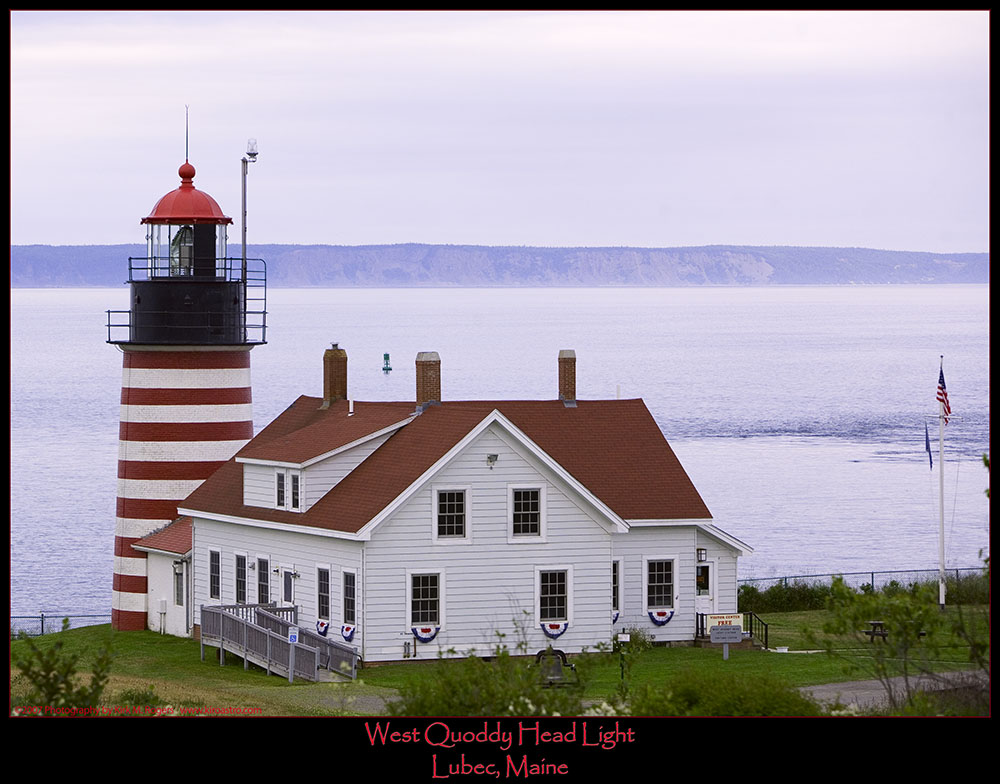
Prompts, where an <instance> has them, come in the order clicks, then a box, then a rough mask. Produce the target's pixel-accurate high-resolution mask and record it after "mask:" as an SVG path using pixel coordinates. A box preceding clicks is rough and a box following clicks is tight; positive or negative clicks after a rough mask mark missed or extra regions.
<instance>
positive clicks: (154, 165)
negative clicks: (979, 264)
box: [11, 11, 989, 252]
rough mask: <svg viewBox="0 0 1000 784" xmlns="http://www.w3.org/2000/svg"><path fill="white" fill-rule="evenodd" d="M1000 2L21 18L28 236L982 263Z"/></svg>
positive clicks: (20, 102)
mask: <svg viewBox="0 0 1000 784" xmlns="http://www.w3.org/2000/svg"><path fill="white" fill-rule="evenodd" d="M988 58H989V15H988V13H987V12H978V11H977V12H968V11H965V12H897V11H888V12H865V11H862V12H839V11H834V12H730V11H725V12H714V13H712V12H676V11H661V12H426V11H424V12H184V13H175V12H64V11H59V12H21V11H15V12H12V13H11V205H12V207H11V224H12V225H11V241H12V243H14V244H33V243H44V244H64V245H75V244H103V243H125V242H142V241H143V237H144V231H143V228H142V227H141V226H140V225H139V220H140V219H141V218H142V217H144V216H145V215H148V214H149V212H150V210H151V209H152V207H153V205H154V204H155V202H156V201H157V199H159V198H160V197H161V196H162V195H163V194H165V193H166V192H168V191H170V190H172V189H174V188H176V187H177V185H178V184H179V180H178V177H177V168H178V167H179V166H180V164H181V163H183V161H184V149H185V148H184V113H185V105H187V106H189V107H190V160H191V163H192V164H194V166H195V167H196V169H197V172H198V173H197V176H196V178H195V185H196V187H198V188H200V189H201V190H204V191H207V192H208V193H210V194H211V195H212V196H213V197H215V199H216V200H217V201H218V202H219V203H220V205H221V206H222V209H223V211H224V212H225V213H226V214H227V215H229V216H231V217H232V218H233V220H234V226H233V227H232V228H231V229H230V243H231V244H234V243H238V242H239V234H240V229H239V226H240V158H241V157H242V155H243V153H244V151H245V149H246V141H247V138H248V137H255V138H256V139H257V142H258V148H259V150H260V156H259V159H258V161H257V163H255V164H253V165H252V166H251V168H250V175H249V178H248V211H249V218H248V235H249V241H250V243H251V244H253V243H304V244H308V243H324V244H338V245H361V244H382V243H399V242H426V243H453V244H483V245H552V246H566V245H568V246H575V245H586V246H605V245H632V246H647V247H649V246H652V247H656V246H680V245H708V244H746V245H822V246H861V247H872V248H886V249H895V250H927V251H937V252H960V251H985V250H988V243H989V220H988V214H989V179H988V174H989V141H988V134H989V80H988V71H989V61H988Z"/></svg>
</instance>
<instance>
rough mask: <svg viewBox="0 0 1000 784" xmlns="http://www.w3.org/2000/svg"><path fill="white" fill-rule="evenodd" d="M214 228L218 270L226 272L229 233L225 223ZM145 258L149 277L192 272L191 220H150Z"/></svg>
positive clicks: (171, 275) (177, 275)
mask: <svg viewBox="0 0 1000 784" xmlns="http://www.w3.org/2000/svg"><path fill="white" fill-rule="evenodd" d="M214 229H215V274H216V275H217V276H219V277H225V275H226V254H227V253H228V245H227V243H228V239H229V238H228V235H227V232H226V226H225V225H224V224H223V225H218V226H215V227H214ZM146 258H147V263H148V265H149V267H148V271H149V277H151V278H155V277H181V276H185V275H191V274H192V271H193V266H192V260H193V258H194V227H193V226H192V225H190V224H182V225H174V224H148V225H147V226H146Z"/></svg>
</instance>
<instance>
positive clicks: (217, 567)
mask: <svg viewBox="0 0 1000 784" xmlns="http://www.w3.org/2000/svg"><path fill="white" fill-rule="evenodd" d="M213 555H215V556H216V561H215V563H214V564H213V563H212V556H213ZM213 567H214V571H215V578H216V582H217V585H216V589H215V593H212V576H213V575H212V572H213ZM206 571H207V574H208V598H209V599H218V600H219V601H220V602H221V601H222V551H221V550H209V551H208V569H207V570H206Z"/></svg>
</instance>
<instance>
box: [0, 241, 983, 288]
mask: <svg viewBox="0 0 1000 784" xmlns="http://www.w3.org/2000/svg"><path fill="white" fill-rule="evenodd" d="M144 254H145V246H142V245H79V246H66V245H61V246H50V245H18V246H12V247H11V253H10V261H11V263H10V285H11V287H15V288H16V287H24V288H27V287H57V286H112V287H113V286H119V285H121V283H122V281H123V280H124V278H125V276H126V271H125V270H126V260H127V259H128V257H129V256H142V255H144ZM248 256H250V257H252V258H263V259H265V260H266V261H267V273H268V284H269V285H272V286H289V287H290V286H297V287H299V286H301V287H307V286H315V287H351V286H365V287H409V286H469V287H475V286H704V285H715V286H766V285H772V284H799V285H816V284H836V285H845V284H863V283H869V284H871V283H988V282H989V254H988V253H956V254H937V253H922V252H913V251H881V250H872V249H869V248H805V247H803V248H799V247H783V246H776V247H750V246H736V245H709V246H704V247H696V248H542V247H489V246H482V245H416V244H412V245H361V246H343V245H251V246H249V248H248Z"/></svg>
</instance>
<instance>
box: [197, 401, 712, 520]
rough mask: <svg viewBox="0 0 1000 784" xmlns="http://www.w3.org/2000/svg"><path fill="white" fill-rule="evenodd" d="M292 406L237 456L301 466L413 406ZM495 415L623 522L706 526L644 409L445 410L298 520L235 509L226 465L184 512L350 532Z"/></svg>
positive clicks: (431, 414) (519, 404)
mask: <svg viewBox="0 0 1000 784" xmlns="http://www.w3.org/2000/svg"><path fill="white" fill-rule="evenodd" d="M321 403H322V400H321V399H319V398H309V397H300V398H299V399H298V400H297V401H295V403H294V404H293V405H292V406H290V407H289V408H288V409H287V410H286V411H285V412H284V413H283V414H281V415H280V416H279V417H278V418H277V419H276V420H275V421H274V422H273V423H271V425H269V426H268V427H267V428H265V429H264V430H262V431H261V432H260V433H259V434H258V435H257V437H256V438H254V439H253V440H252V441H251V442H250V443H249V444H247V446H246V447H244V449H243V450H241V451H240V452H239V453H238V455H237V457H253V458H256V459H266V460H276V461H282V462H295V463H301V462H304V461H305V460H308V459H310V458H312V457H315V456H317V455H321V454H324V453H325V452H329V451H331V450H332V449H335V448H336V447H338V446H343V445H345V444H349V443H351V442H353V441H356V440H358V439H359V438H362V437H364V435H366V434H371V433H375V432H378V431H379V430H381V429H384V428H385V427H387V426H389V425H392V424H396V423H398V422H400V421H402V420H403V419H405V418H406V416H408V415H409V414H412V412H413V409H414V404H413V403H365V402H356V403H355V414H354V416H353V417H349V416H348V415H347V404H346V402H344V401H339V402H338V403H335V404H333V405H331V406H330V408H329V409H320V408H319V406H320V404H321ZM493 410H497V411H499V412H500V413H501V414H502V415H503V416H504V417H506V418H507V419H508V420H510V422H511V423H512V424H513V425H515V426H516V427H517V428H518V429H519V430H521V431H522V432H523V433H524V434H525V435H526V436H527V437H528V438H529V439H531V441H533V442H534V443H535V444H536V445H537V446H538V447H539V448H540V449H541V450H542V451H544V452H545V453H546V454H547V455H549V457H551V458H552V459H553V460H555V461H556V462H557V463H558V464H559V465H560V466H561V467H562V468H563V469H565V470H566V471H567V472H568V473H569V474H570V475H572V476H573V478H574V479H576V480H577V481H578V482H580V484H582V485H583V486H584V487H586V488H587V489H588V490H589V491H590V492H591V493H592V494H593V495H595V496H596V497H597V498H598V499H600V500H601V501H602V502H603V503H604V504H606V505H607V506H608V507H610V508H611V509H612V510H613V511H614V512H615V513H616V514H617V515H618V516H619V517H621V518H623V519H625V520H671V519H709V518H711V513H710V512H709V511H708V508H707V507H706V506H705V503H704V501H702V499H701V496H700V495H699V494H698V491H697V490H696V489H695V487H694V485H693V484H692V483H691V480H690V479H689V478H688V475H687V474H686V473H685V471H684V469H683V467H682V466H681V464H680V462H679V461H678V460H677V457H676V456H675V455H674V452H673V450H672V449H671V448H670V445H669V444H668V443H667V441H666V439H665V438H664V437H663V434H662V433H661V432H660V429H659V427H658V426H657V425H656V422H655V421H654V420H653V417H652V415H651V414H650V413H649V410H648V409H647V408H646V405H645V403H643V401H642V400H590V401H588V400H580V401H577V405H576V407H575V408H568V407H566V406H564V405H563V403H562V402H561V401H558V400H552V401H547V400H525V401H501V402H498V401H454V402H452V401H447V402H444V403H443V404H441V405H433V406H430V407H428V408H427V409H426V410H424V412H423V413H422V414H421V415H420V416H417V417H416V418H414V419H413V420H412V421H411V422H410V423H409V424H407V425H405V426H404V427H401V428H399V429H398V430H397V431H396V432H395V433H393V435H392V436H391V437H390V438H389V439H388V440H387V441H386V442H385V443H384V444H382V446H380V447H379V448H378V449H377V450H375V451H374V452H373V453H372V454H371V455H370V456H369V457H368V458H367V459H366V460H365V461H364V462H363V463H362V464H361V465H360V466H358V468H356V469H355V470H354V471H352V472H351V473H350V474H348V475H347V476H346V477H345V478H344V479H343V480H342V481H341V482H340V483H338V484H337V485H336V486H334V488H333V489H332V490H331V491H330V492H329V493H327V494H326V495H325V496H324V497H323V498H322V499H320V500H319V501H318V502H317V503H315V504H314V505H313V506H312V507H311V508H310V509H309V510H308V511H306V512H302V513H299V512H286V511H283V510H275V509H263V508H260V507H251V506H244V505H243V488H242V482H243V469H242V466H241V465H240V464H239V463H236V462H235V460H230V461H229V462H228V463H226V464H225V465H224V466H223V467H222V468H220V469H219V470H218V471H217V472H216V473H215V474H213V475H212V476H211V477H210V478H209V479H208V480H206V481H205V482H204V484H202V485H201V487H199V488H198V489H197V490H196V491H195V492H194V493H192V494H191V495H190V496H189V497H188V499H187V500H186V501H185V502H184V503H182V504H181V506H182V507H183V508H185V509H191V510H198V511H203V512H207V513H214V514H223V515H228V516H235V517H248V518H252V519H258V520H270V521H274V522H283V523H291V524H297V525H307V526H316V527H318V528H324V529H328V530H336V531H345V532H352V533H353V532H357V531H359V530H360V529H361V528H362V527H363V526H364V525H365V524H366V523H368V522H369V521H370V520H372V519H373V518H374V517H375V516H376V515H378V514H379V512H381V511H382V510H383V509H384V508H385V507H386V506H387V505H388V504H390V503H391V502H392V501H393V500H394V499H395V498H396V497H398V496H399V495H400V494H401V493H403V492H404V491H405V490H406V489H407V488H408V487H409V486H410V485H411V484H413V482H415V481H416V480H417V479H418V478H419V477H420V476H421V475H422V474H423V473H424V472H425V471H427V469H428V468H430V467H431V466H432V465H434V463H435V462H437V460H439V459H440V458H441V457H443V456H444V455H445V454H447V452H448V451H449V450H450V449H451V448H452V447H454V446H455V445H456V444H457V443H458V442H459V441H461V440H462V438H463V437H464V436H466V435H467V434H468V433H469V432H470V431H471V430H473V429H474V428H475V427H476V425H478V424H479V423H480V422H482V421H483V420H484V419H485V418H486V417H487V416H489V415H490V413H491V412H492V411H493Z"/></svg>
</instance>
